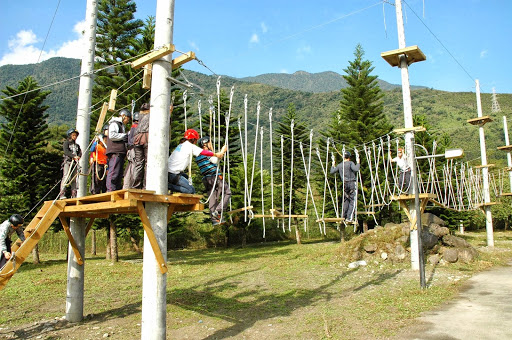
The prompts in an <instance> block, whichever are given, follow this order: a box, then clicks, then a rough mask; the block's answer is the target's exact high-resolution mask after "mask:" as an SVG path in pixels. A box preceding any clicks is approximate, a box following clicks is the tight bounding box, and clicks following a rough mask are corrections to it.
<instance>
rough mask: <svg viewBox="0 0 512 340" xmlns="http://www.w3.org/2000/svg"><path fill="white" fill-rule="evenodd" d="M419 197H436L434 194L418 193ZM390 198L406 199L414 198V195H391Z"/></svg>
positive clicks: (395, 199)
mask: <svg viewBox="0 0 512 340" xmlns="http://www.w3.org/2000/svg"><path fill="white" fill-rule="evenodd" d="M419 197H420V199H422V198H428V199H431V198H432V199H436V198H437V195H436V194H419ZM391 199H392V200H394V201H407V200H413V199H415V195H400V196H391Z"/></svg>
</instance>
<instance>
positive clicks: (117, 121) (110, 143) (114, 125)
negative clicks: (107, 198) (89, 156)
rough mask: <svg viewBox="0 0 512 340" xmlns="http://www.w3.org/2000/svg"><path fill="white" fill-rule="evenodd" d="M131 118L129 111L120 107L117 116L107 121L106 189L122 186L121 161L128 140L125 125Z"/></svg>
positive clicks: (118, 188)
mask: <svg viewBox="0 0 512 340" xmlns="http://www.w3.org/2000/svg"><path fill="white" fill-rule="evenodd" d="M131 118H132V115H131V113H130V111H128V110H126V109H122V110H121V111H120V112H119V117H114V118H112V119H111V120H110V121H109V125H108V139H107V158H108V173H107V191H115V190H120V189H121V188H122V186H123V185H122V180H123V163H124V159H125V157H126V150H127V148H126V142H127V141H128V133H127V132H126V128H125V126H126V124H128V123H129V122H130V119H131Z"/></svg>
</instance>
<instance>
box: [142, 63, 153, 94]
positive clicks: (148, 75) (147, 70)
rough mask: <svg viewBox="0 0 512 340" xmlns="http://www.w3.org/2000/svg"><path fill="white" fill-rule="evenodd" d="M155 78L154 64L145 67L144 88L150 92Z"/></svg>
mask: <svg viewBox="0 0 512 340" xmlns="http://www.w3.org/2000/svg"><path fill="white" fill-rule="evenodd" d="M152 76H153V64H147V65H145V66H144V75H143V76H142V88H143V89H144V90H149V89H150V88H151V77H152Z"/></svg>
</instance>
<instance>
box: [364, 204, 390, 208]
mask: <svg viewBox="0 0 512 340" xmlns="http://www.w3.org/2000/svg"><path fill="white" fill-rule="evenodd" d="M386 205H387V204H384V203H380V204H369V205H365V206H364V207H365V208H373V207H384V206H386Z"/></svg>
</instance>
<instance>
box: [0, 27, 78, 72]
mask: <svg viewBox="0 0 512 340" xmlns="http://www.w3.org/2000/svg"><path fill="white" fill-rule="evenodd" d="M84 29H85V21H79V22H77V23H76V24H75V26H74V27H73V32H75V34H76V39H74V40H68V41H65V42H63V43H62V44H61V45H60V46H59V47H58V48H56V49H52V50H49V51H42V52H41V50H40V49H39V48H38V47H36V46H34V44H36V43H39V42H41V40H40V39H38V38H37V36H36V35H35V33H34V32H33V31H32V30H22V31H19V32H18V33H17V34H16V36H15V37H13V38H11V39H9V41H8V44H7V45H8V47H9V50H8V52H7V53H5V54H4V55H3V56H2V57H1V58H0V66H2V65H7V64H13V65H23V64H33V63H36V62H38V61H43V60H46V59H50V58H53V57H66V58H76V59H81V58H82V53H83V50H84V48H83V46H84V44H85V42H86V39H85V37H84V35H83V34H82V32H83V31H84Z"/></svg>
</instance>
